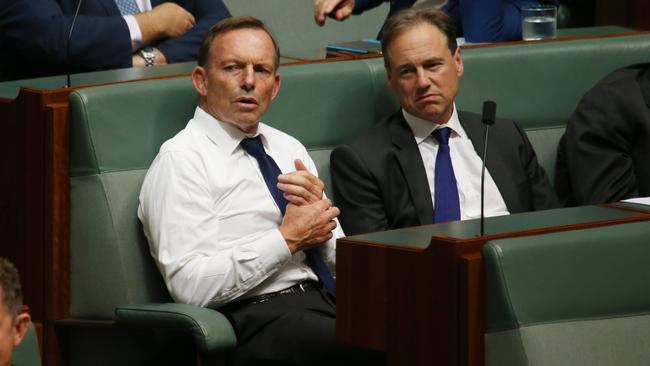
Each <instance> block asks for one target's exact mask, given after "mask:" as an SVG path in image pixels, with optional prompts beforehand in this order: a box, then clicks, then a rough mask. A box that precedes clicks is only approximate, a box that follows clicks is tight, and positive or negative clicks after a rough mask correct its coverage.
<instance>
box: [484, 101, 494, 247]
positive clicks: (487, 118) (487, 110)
mask: <svg viewBox="0 0 650 366" xmlns="http://www.w3.org/2000/svg"><path fill="white" fill-rule="evenodd" d="M496 115H497V104H496V103H494V102H493V101H491V100H487V101H485V102H483V118H481V122H483V124H484V125H485V142H484V145H483V157H482V159H483V168H482V170H481V236H483V234H485V230H484V229H485V160H486V159H487V150H488V136H489V133H490V125H493V124H494V120H495V119H496Z"/></svg>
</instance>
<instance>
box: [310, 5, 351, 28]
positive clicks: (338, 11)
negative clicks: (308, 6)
mask: <svg viewBox="0 0 650 366" xmlns="http://www.w3.org/2000/svg"><path fill="white" fill-rule="evenodd" d="M353 10H354V0H314V20H315V21H316V24H318V25H320V26H323V25H324V24H325V17H327V16H331V17H333V18H334V19H336V20H344V19H346V18H347V17H349V16H350V15H351V14H352V11H353Z"/></svg>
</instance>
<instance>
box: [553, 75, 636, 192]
mask: <svg viewBox="0 0 650 366" xmlns="http://www.w3.org/2000/svg"><path fill="white" fill-rule="evenodd" d="M636 87H637V89H638V85H637V86H636ZM638 94H639V93H638V91H637V92H636V94H635V92H634V90H633V88H630V89H629V90H628V89H624V88H617V87H616V86H612V85H607V84H604V85H599V86H597V87H595V88H594V89H593V90H591V91H590V92H588V93H587V94H586V95H585V97H584V98H583V99H582V101H581V102H580V104H579V105H578V108H577V109H576V111H575V112H574V113H573V115H572V116H571V118H570V120H569V123H568V125H567V131H566V134H565V137H564V144H565V145H564V147H565V156H566V168H567V172H568V175H569V177H570V180H569V181H570V187H571V190H572V194H573V199H574V200H575V203H576V204H578V205H587V204H599V203H607V202H615V201H619V200H622V199H625V198H630V197H637V196H638V195H639V189H638V181H637V176H636V174H635V170H634V161H633V156H632V151H633V146H632V144H633V141H635V140H637V139H638V136H637V131H639V129H637V127H636V122H635V121H637V120H638V119H637V117H636V116H635V112H634V110H643V108H647V107H646V106H645V104H644V103H643V101H642V100H640V97H639V95H638ZM635 103H636V104H637V106H634V105H635ZM639 108H640V109H639Z"/></svg>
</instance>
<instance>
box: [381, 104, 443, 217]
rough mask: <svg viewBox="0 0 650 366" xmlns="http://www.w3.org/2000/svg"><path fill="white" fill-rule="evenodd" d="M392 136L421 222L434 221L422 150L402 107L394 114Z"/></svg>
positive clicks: (391, 128)
mask: <svg viewBox="0 0 650 366" xmlns="http://www.w3.org/2000/svg"><path fill="white" fill-rule="evenodd" d="M391 119H392V120H391V124H390V136H391V140H392V142H393V145H394V146H395V147H396V149H395V157H396V158H397V162H398V164H399V166H400V168H401V170H402V174H403V175H404V179H405V180H406V183H407V185H408V190H409V192H410V194H411V198H412V200H413V206H414V207H415V210H416V212H417V215H418V218H419V220H420V224H422V225H426V224H431V223H433V205H432V203H431V191H430V190H429V182H428V180H427V175H426V171H425V170H424V169H425V167H424V163H423V162H422V156H421V155H420V150H419V149H418V146H417V144H416V143H415V138H414V137H413V132H411V128H410V127H409V126H408V124H407V123H406V121H405V120H404V115H403V114H402V111H401V109H400V110H399V111H398V112H397V113H396V114H394V115H393V116H392V118H391Z"/></svg>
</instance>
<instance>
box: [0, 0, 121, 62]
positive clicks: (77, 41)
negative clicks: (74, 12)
mask: <svg viewBox="0 0 650 366" xmlns="http://www.w3.org/2000/svg"><path fill="white" fill-rule="evenodd" d="M71 21H72V16H68V15H64V14H63V12H62V10H61V8H60V6H59V4H58V3H56V2H55V1H52V0H30V1H27V0H15V1H12V2H11V4H10V5H9V6H8V7H6V8H5V9H4V11H3V20H2V23H3V24H2V32H3V40H4V41H5V44H4V45H5V46H4V47H5V48H4V49H3V52H12V53H13V57H15V59H16V60H20V62H21V63H23V66H24V68H25V69H33V70H35V74H39V73H43V72H42V71H43V70H47V71H49V73H51V74H53V73H63V72H65V63H66V58H67V57H66V48H67V44H68V33H69V28H70V24H71ZM131 52H132V50H131V40H130V36H129V31H128V28H127V26H126V23H125V22H124V20H123V19H122V17H120V16H86V15H79V17H77V20H76V24H75V29H74V31H73V34H72V39H71V41H70V62H71V67H72V70H73V71H74V72H81V71H92V70H103V69H110V68H119V67H130V66H131ZM4 57H7V56H6V55H5V56H4ZM9 57H12V56H9Z"/></svg>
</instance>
